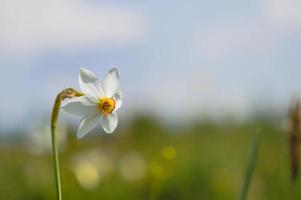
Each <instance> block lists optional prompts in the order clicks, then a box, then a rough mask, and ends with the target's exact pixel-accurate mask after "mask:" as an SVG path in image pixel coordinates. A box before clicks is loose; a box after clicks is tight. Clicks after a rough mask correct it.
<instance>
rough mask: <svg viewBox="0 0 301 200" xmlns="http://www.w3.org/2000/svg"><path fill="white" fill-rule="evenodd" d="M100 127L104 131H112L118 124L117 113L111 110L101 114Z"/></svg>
mask: <svg viewBox="0 0 301 200" xmlns="http://www.w3.org/2000/svg"><path fill="white" fill-rule="evenodd" d="M101 124H102V128H103V130H104V131H105V132H106V133H112V132H113V131H114V130H115V129H116V127H117V124H118V117H117V113H115V112H113V113H111V114H110V115H107V116H102V118H101Z"/></svg>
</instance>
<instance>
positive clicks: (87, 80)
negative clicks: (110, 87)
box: [79, 68, 104, 99]
mask: <svg viewBox="0 0 301 200" xmlns="http://www.w3.org/2000/svg"><path fill="white" fill-rule="evenodd" d="M79 86H80V89H81V90H82V91H83V92H84V93H85V94H88V95H90V96H92V97H94V98H97V99H98V98H100V97H102V96H104V92H103V90H102V87H101V84H100V81H99V80H98V78H97V77H96V75H95V74H94V73H93V72H91V71H89V70H87V69H84V68H80V75H79Z"/></svg>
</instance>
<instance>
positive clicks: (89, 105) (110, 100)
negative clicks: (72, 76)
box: [62, 68, 122, 138]
mask: <svg viewBox="0 0 301 200" xmlns="http://www.w3.org/2000/svg"><path fill="white" fill-rule="evenodd" d="M79 86H80V88H81V90H82V92H83V93H84V94H85V95H84V96H81V97H75V98H72V99H70V100H69V101H67V102H66V103H65V104H64V105H63V106H62V108H63V109H64V110H65V111H67V112H69V113H71V114H73V115H77V116H80V117H83V118H82V120H81V122H80V125H79V127H78V131H77V137H78V138H82V137H83V136H85V135H86V134H87V133H89V132H90V131H91V130H93V129H94V128H95V127H96V126H97V125H98V123H100V124H101V125H102V127H103V129H104V131H105V132H106V133H112V132H113V131H114V130H115V128H116V127H117V124H118V118H117V113H116V111H117V110H118V109H119V108H120V107H121V105H122V94H121V91H120V90H119V75H118V70H117V68H112V69H110V70H109V71H108V73H107V75H106V76H105V78H104V80H103V82H102V83H101V82H100V81H99V80H98V78H97V77H96V75H95V74H94V73H93V72H91V71H89V70H87V69H84V68H81V69H80V75H79Z"/></svg>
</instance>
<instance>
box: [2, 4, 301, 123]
mask: <svg viewBox="0 0 301 200" xmlns="http://www.w3.org/2000/svg"><path fill="white" fill-rule="evenodd" d="M0 4H1V7H0V27H1V32H0V66H1V71H2V73H1V74H0V89H1V91H2V93H3V95H2V100H1V104H0V109H1V111H2V112H1V114H0V120H1V121H0V126H1V125H2V126H7V127H11V126H13V124H15V122H16V121H18V122H28V121H31V120H33V119H37V118H39V116H40V115H42V114H45V113H49V112H50V109H51V104H52V102H53V98H54V97H55V95H56V93H57V92H58V91H60V90H61V89H63V88H65V87H70V86H72V87H75V88H78V83H77V79H78V72H79V67H81V66H86V67H87V68H89V69H91V70H93V71H95V73H96V74H98V75H99V76H100V77H103V76H104V73H105V72H106V71H107V70H108V69H109V67H111V66H115V65H117V66H118V67H119V70H120V74H121V84H122V85H121V87H122V89H123V92H124V95H125V104H124V108H123V109H122V110H121V115H122V116H124V117H125V116H126V115H127V114H132V113H133V112H134V111H135V110H137V109H138V110H139V109H145V110H150V111H153V112H155V113H158V114H159V115H162V116H163V117H165V118H175V119H183V118H186V119H188V118H190V117H191V116H194V117H195V116H199V115H202V113H206V114H208V115H215V116H218V115H222V114H224V113H231V114H234V115H236V116H237V117H239V118H240V117H244V116H246V115H248V114H250V113H251V112H252V109H254V106H256V105H259V104H260V105H266V106H273V107H275V108H276V109H280V110H281V109H285V108H286V107H287V104H288V103H289V100H290V98H291V96H292V95H296V94H297V95H298V94H300V91H301V89H300V88H301V78H300V75H301V66H300V64H301V58H300V56H299V52H301V34H300V33H301V3H300V2H299V1H296V0H262V1H260V0H258V1H246V0H241V1H239V0H228V1H226V0H224V1H159V0H157V1H110V2H109V3H108V2H107V1H106V2H105V1H79V0H77V1H66V0H54V1H44V0H42V1H41V0H29V1H26V2H24V1H18V0H0ZM2 5H3V6H2Z"/></svg>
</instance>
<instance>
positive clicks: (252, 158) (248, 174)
mask: <svg viewBox="0 0 301 200" xmlns="http://www.w3.org/2000/svg"><path fill="white" fill-rule="evenodd" d="M258 135H259V132H255V133H254V136H253V141H252V145H251V149H250V153H249V158H248V163H247V168H246V171H245V177H244V180H243V183H242V186H241V189H240V193H239V198H238V199H239V200H245V199H247V194H248V190H249V187H250V184H251V180H252V176H253V172H254V169H255V166H256V161H257V156H258V149H259V136H258Z"/></svg>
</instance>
